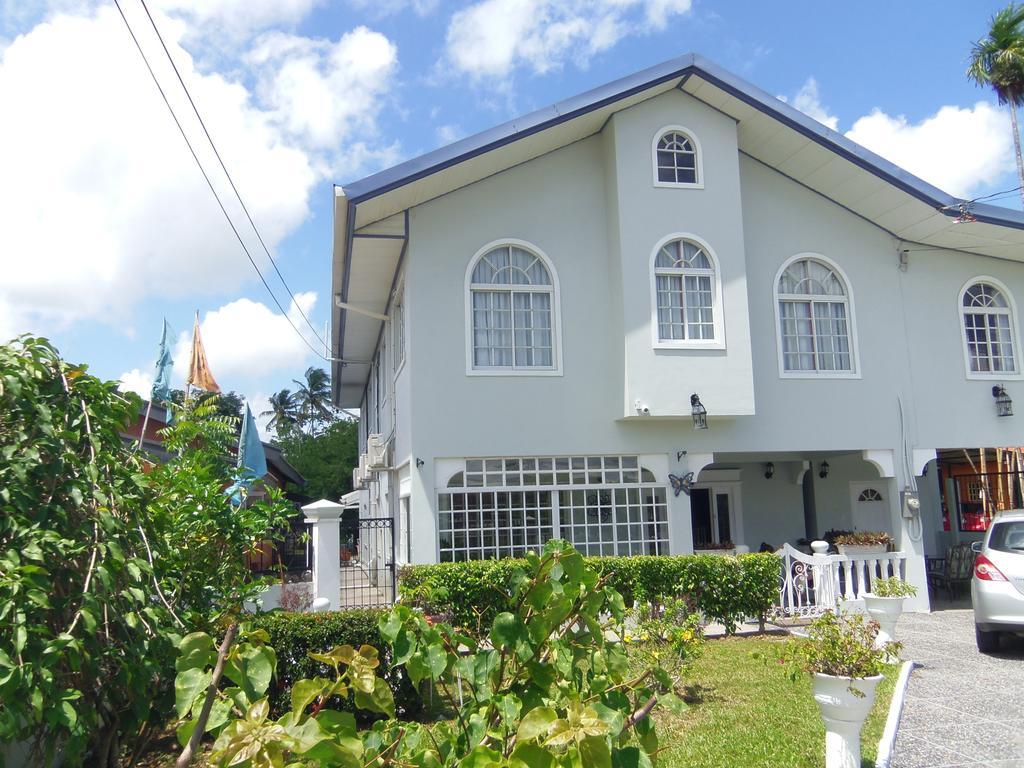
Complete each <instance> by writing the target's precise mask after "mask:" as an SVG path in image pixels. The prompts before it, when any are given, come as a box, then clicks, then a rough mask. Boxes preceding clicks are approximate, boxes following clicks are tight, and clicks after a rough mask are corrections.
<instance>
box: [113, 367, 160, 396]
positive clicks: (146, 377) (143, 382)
mask: <svg viewBox="0 0 1024 768" xmlns="http://www.w3.org/2000/svg"><path fill="white" fill-rule="evenodd" d="M118 378H119V380H120V382H121V389H123V390H124V391H126V392H134V393H135V394H137V395H138V396H139V397H141V398H143V399H144V400H148V399H149V395H150V393H151V392H152V391H153V373H152V371H150V372H148V373H147V372H145V371H140V370H139V369H138V368H132V369H131V370H130V371H125V372H124V373H122V374H121V375H120V376H119V377H118Z"/></svg>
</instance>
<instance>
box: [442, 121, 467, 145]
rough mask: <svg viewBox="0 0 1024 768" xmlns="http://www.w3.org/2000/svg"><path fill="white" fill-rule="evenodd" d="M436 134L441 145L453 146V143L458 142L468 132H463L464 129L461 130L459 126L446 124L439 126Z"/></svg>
mask: <svg viewBox="0 0 1024 768" xmlns="http://www.w3.org/2000/svg"><path fill="white" fill-rule="evenodd" d="M434 134H435V135H436V136H437V140H438V142H439V143H441V144H451V143H452V142H454V141H458V140H459V139H461V138H462V137H463V136H465V135H466V132H465V131H463V130H462V128H460V127H459V126H457V125H451V124H446V125H439V126H437V128H436V129H435V131H434Z"/></svg>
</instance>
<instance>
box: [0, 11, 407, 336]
mask: <svg viewBox="0 0 1024 768" xmlns="http://www.w3.org/2000/svg"><path fill="white" fill-rule="evenodd" d="M307 4H308V3H307ZM182 5H183V3H179V6H182ZM203 5H205V4H203ZM257 5H260V6H261V7H262V6H267V7H269V6H270V3H258V4H257ZM286 5H288V7H291V8H298V7H299V6H300V5H301V3H298V2H297V0H296V2H294V3H292V4H290V5H289V4H287V3H286ZM199 6H200V4H198V3H196V7H197V8H198V7H199ZM218 7H224V8H227V7H228V5H227V4H226V2H225V3H223V4H221V5H218ZM125 9H126V12H127V13H129V14H131V15H129V20H130V21H132V23H133V26H134V28H135V29H136V30H137V33H138V34H139V35H140V39H141V40H142V43H143V47H144V48H145V49H146V50H147V53H148V54H149V55H150V60H151V61H152V62H153V65H154V68H155V69H156V72H157V76H158V77H159V79H160V81H161V82H162V83H163V84H164V86H165V89H166V90H167V92H168V94H169V95H170V96H171V98H172V103H173V104H174V105H175V108H176V110H177V112H178V114H179V116H180V117H181V119H182V121H183V123H184V124H185V127H186V131H187V132H188V133H189V134H190V136H191V137H192V138H193V140H194V141H193V143H194V144H195V145H196V147H197V149H198V150H199V152H200V159H201V160H202V161H203V163H204V165H205V167H206V168H207V169H208V171H210V172H211V175H212V176H213V178H214V180H215V184H216V185H217V187H218V188H219V190H220V191H221V193H222V199H224V200H225V201H226V204H228V210H229V212H230V213H232V215H233V218H234V220H235V221H236V222H237V223H238V224H239V225H241V224H242V223H243V222H244V221H245V219H244V216H243V215H242V213H241V211H240V208H238V206H237V204H235V205H231V204H230V200H231V197H232V196H231V193H230V190H229V189H228V188H227V184H226V182H225V181H224V180H223V179H222V177H221V176H220V174H219V173H217V168H218V166H217V163H216V160H215V158H214V157H213V155H212V152H210V151H209V149H208V148H205V149H204V148H203V147H204V146H206V145H204V142H203V139H202V138H201V132H200V130H199V127H198V124H197V123H196V122H195V120H194V117H193V119H191V120H189V119H188V118H189V116H190V109H189V107H188V104H187V102H186V101H185V98H184V95H183V94H182V93H181V92H180V90H179V89H176V88H174V87H173V86H174V84H175V82H176V78H175V75H174V73H173V72H172V71H171V69H170V66H169V65H168V64H167V62H166V59H165V58H164V56H163V53H162V51H161V50H160V49H159V47H158V43H157V42H156V40H155V38H154V37H153V36H152V34H151V33H150V34H149V35H146V34H145V30H146V29H147V28H148V21H147V20H146V19H145V17H144V16H143V15H141V14H142V12H141V10H140V9H139V8H138V7H137V6H135V5H134V4H131V3H129V4H126V5H125ZM133 9H134V10H133ZM300 10H301V9H300ZM300 10H296V11H295V13H299V12H300ZM197 12H198V11H197ZM210 12H211V13H212V12H213V11H210ZM253 13H256V10H255V9H254V10H253ZM156 18H157V23H158V24H159V25H160V26H161V29H162V31H163V33H164V37H165V39H166V40H167V44H168V47H169V48H170V50H171V53H172V55H173V56H174V58H175V61H176V62H177V64H178V66H179V69H180V70H181V72H182V76H183V77H184V78H185V81H186V82H187V83H188V84H189V86H190V89H191V91H192V95H193V97H194V98H195V100H196V103H197V105H198V107H199V109H200V110H201V112H202V114H203V116H204V119H205V120H206V123H207V126H208V127H209V129H210V132H211V134H212V135H213V136H214V139H215V140H216V141H217V144H218V148H219V149H220V151H221V154H222V156H223V158H224V161H225V162H226V164H227V166H228V167H229V168H230V169H231V171H232V175H233V176H234V179H235V183H236V184H237V186H238V188H239V190H240V191H241V193H242V195H243V197H244V199H245V201H246V204H247V205H248V207H249V210H250V212H251V213H252V215H253V217H254V219H255V220H256V222H257V223H258V225H259V226H260V230H261V233H262V235H263V237H264V240H265V241H266V242H267V244H268V245H269V246H270V247H271V248H272V249H273V248H274V247H275V246H276V245H277V244H278V243H279V242H281V240H282V239H283V238H284V237H285V236H287V235H288V234H290V233H291V232H293V231H295V229H296V228H297V227H299V226H300V225H301V224H302V223H303V222H304V221H305V220H306V219H307V217H308V216H309V195H310V193H311V190H312V188H313V186H314V184H316V183H317V182H318V181H320V179H321V178H322V177H323V175H324V174H326V173H328V172H332V171H333V172H339V173H340V172H343V171H342V170H341V169H342V168H347V169H348V170H349V171H352V170H354V169H355V166H353V165H350V163H361V162H368V163H371V164H373V163H376V162H377V161H378V159H379V158H382V157H387V158H390V157H391V156H393V155H395V154H397V149H396V148H395V147H394V146H383V147H382V146H380V145H379V141H378V140H377V139H376V138H375V131H374V130H373V129H372V125H371V123H372V120H364V119H361V118H359V119H357V118H356V117H353V115H357V114H359V113H360V112H365V113H366V114H369V115H371V116H372V115H373V114H375V112H376V106H377V104H378V100H379V99H381V98H383V97H384V92H385V91H386V90H387V88H388V81H387V76H388V75H389V74H390V72H391V71H392V69H389V68H388V67H387V66H385V67H384V70H386V72H385V71H383V70H382V69H381V67H380V66H377V64H379V62H380V60H381V57H380V56H378V58H376V59H373V62H376V64H374V63H373V62H371V63H370V64H367V66H366V67H365V68H360V67H355V69H354V71H352V72H350V73H349V74H348V75H347V77H348V79H341V80H339V79H337V77H338V76H337V73H336V72H335V71H334V70H337V69H340V68H343V67H345V66H347V65H349V64H354V63H355V62H353V61H352V57H353V56H358V55H360V54H361V53H365V52H366V51H367V50H370V51H378V52H379V51H382V50H383V51H384V55H383V59H385V60H390V61H391V62H392V64H391V65H390V66H391V67H392V68H393V60H394V49H393V46H391V45H390V43H388V42H387V40H386V39H384V38H383V37H381V36H379V35H376V33H372V32H369V31H368V30H362V29H360V30H356V31H354V32H352V33H349V35H346V36H343V37H342V38H341V40H340V41H339V42H338V43H337V44H334V45H330V44H327V43H321V42H320V41H307V43H306V48H307V53H306V54H305V58H304V59H303V60H304V61H318V62H320V65H322V67H323V69H321V70H320V73H321V75H322V76H323V77H324V78H325V79H326V80H327V81H329V82H332V83H335V84H340V85H343V86H344V88H343V89H326V90H325V89H321V90H319V91H316V93H315V97H316V98H317V99H319V101H318V103H317V107H318V108H319V109H320V110H321V112H322V113H323V114H324V115H326V116H327V117H325V118H324V122H322V123H317V122H315V116H314V115H313V114H312V105H311V102H309V101H308V100H305V99H306V97H309V94H308V93H305V92H304V93H303V94H302V96H303V98H300V97H299V96H297V95H296V96H292V97H291V98H292V101H291V102H290V103H291V105H293V106H295V107H296V109H299V110H300V115H299V116H298V117H296V118H294V119H295V120H296V121H297V122H295V123H294V126H293V125H292V124H291V123H289V122H288V120H286V119H285V118H286V115H285V112H286V110H287V109H288V104H284V103H278V102H274V101H273V99H272V98H271V97H270V96H268V99H270V103H264V102H261V101H260V100H259V98H258V97H256V96H254V95H253V94H252V93H250V91H249V90H248V88H247V87H246V86H245V85H243V84H242V82H241V80H240V79H239V78H242V77H243V76H244V72H239V71H236V70H233V74H232V76H231V77H228V76H225V75H221V74H218V73H217V72H207V71H199V70H198V69H197V68H196V66H195V64H194V62H193V59H192V57H191V56H190V55H189V53H188V52H187V51H186V50H184V49H183V48H182V47H181V45H180V42H179V41H180V40H181V38H182V37H183V36H185V34H186V31H187V24H186V22H183V21H181V20H177V21H175V20H171V19H168V18H166V17H164V16H163V15H162V14H161V13H160V12H159V11H157V12H156ZM150 32H151V31H150ZM291 39H292V40H293V44H294V45H295V46H297V47H300V45H301V41H302V40H303V38H291ZM357 43H359V44H358V45H357ZM362 43H366V45H365V46H364V45H362ZM0 56H2V58H0V104H3V105H4V106H3V110H4V113H5V114H8V115H19V116H21V117H20V119H8V120H0V168H2V169H3V171H2V174H3V184H0V210H2V211H3V212H4V213H3V220H4V225H3V226H2V227H0V274H2V275H3V279H2V280H0V325H2V327H0V331H4V330H6V331H7V333H16V332H22V331H35V332H41V331H45V332H52V331H53V330H55V329H56V330H59V329H60V328H63V327H66V326H68V325H70V324H72V323H75V322H79V321H82V320H100V321H102V322H106V323H108V324H111V325H117V326H121V327H124V326H126V325H127V324H128V323H127V318H130V316H131V314H132V310H133V308H134V307H135V305H136V304H137V303H138V302H140V301H142V300H143V299H145V298H147V297H150V296H159V297H161V298H175V297H181V296H185V295H189V296H196V295H197V294H198V295H200V296H201V295H202V294H203V293H220V294H223V293H224V292H226V291H227V292H229V291H232V290H235V289H237V288H239V287H240V286H242V285H243V284H246V283H249V282H250V281H252V280H254V278H255V276H254V275H253V273H252V270H251V267H250V266H249V265H248V264H247V262H246V260H245V257H244V254H243V253H242V252H241V249H240V248H239V245H238V243H237V241H236V240H235V239H234V236H233V235H232V233H231V231H230V229H229V228H228V226H227V223H226V222H225V220H224V218H223V217H222V215H221V213H220V211H219V210H218V208H217V206H216V203H215V202H214V200H213V198H212V196H211V194H210V192H209V190H208V189H207V188H206V185H205V182H204V181H203V179H202V176H201V175H200V173H199V171H198V169H197V168H196V166H195V164H194V162H193V160H192V158H191V156H190V155H189V153H188V150H187V148H186V147H185V145H184V143H183V141H182V139H181V136H180V135H179V134H178V132H177V129H176V127H175V126H174V123H173V122H172V121H171V118H170V115H169V114H168V112H167V109H166V107H165V105H164V104H163V102H162V101H161V99H160V97H159V95H158V93H157V91H156V89H155V88H154V85H153V83H152V81H151V80H150V78H149V74H148V73H147V72H146V70H145V68H144V66H143V63H142V61H141V59H140V58H139V54H138V51H136V50H135V47H134V44H133V43H132V41H131V38H130V37H129V36H128V33H127V31H126V29H125V28H124V25H123V22H122V20H121V18H120V16H119V15H118V13H117V10H116V9H114V8H112V7H110V6H103V7H100V8H98V9H96V10H94V11H92V12H86V13H84V15H67V14H64V13H57V14H56V15H52V16H51V17H50V18H49V20H48V21H46V22H43V23H40V24H38V25H37V26H35V27H34V28H32V29H31V30H30V31H29V32H27V33H25V34H23V35H21V36H19V37H17V38H15V39H14V40H13V42H11V44H10V45H9V46H8V47H7V48H6V49H4V50H3V52H2V54H0ZM317 57H320V58H319V59H318V58H317ZM326 60H330V61H331V64H330V65H327V64H324V63H323V62H324V61H326ZM267 63H268V66H270V64H271V63H272V59H270V58H268V59H267ZM332 67H333V69H332ZM332 77H333V78H335V79H334V80H331V79H330V78H332ZM293 128H294V130H293ZM332 130H337V131H338V133H337V134H336V135H335V136H334V137H333V143H332V141H331V136H330V132H331V131H332ZM243 236H245V237H247V238H248V241H249V246H250V251H252V252H253V253H254V254H256V255H257V256H258V254H259V253H260V250H261V249H260V247H259V245H258V244H257V243H255V238H254V236H252V235H251V234H248V233H245V234H244V235H243ZM263 263H265V261H264V262H263Z"/></svg>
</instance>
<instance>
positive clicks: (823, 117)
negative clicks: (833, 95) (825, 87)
mask: <svg viewBox="0 0 1024 768" xmlns="http://www.w3.org/2000/svg"><path fill="white" fill-rule="evenodd" d="M779 98H781V99H782V100H783V101H789V99H787V98H786V97H784V96H780V97H779ZM793 106H794V107H796V108H797V109H799V110H800V111H801V112H803V113H804V114H805V115H807V116H808V117H813V118H814V119H815V120H817V121H818V122H819V123H822V124H823V125H827V126H828V127H829V128H831V129H832V130H833V131H834V130H836V128H837V127H838V125H839V118H838V117H836V116H835V115H831V114H829V112H828V108H827V107H825V106H823V105H822V103H821V100H820V99H819V97H818V81H817V80H815V79H814V78H813V77H809V78H807V82H805V83H804V84H803V85H802V86H801V87H800V90H799V91H797V92H796V96H794V97H793Z"/></svg>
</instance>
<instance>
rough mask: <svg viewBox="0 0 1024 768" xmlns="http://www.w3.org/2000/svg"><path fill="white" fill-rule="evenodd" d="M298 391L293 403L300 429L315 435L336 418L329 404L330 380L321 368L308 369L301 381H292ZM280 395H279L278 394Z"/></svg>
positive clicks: (332, 407)
mask: <svg viewBox="0 0 1024 768" xmlns="http://www.w3.org/2000/svg"><path fill="white" fill-rule="evenodd" d="M292 381H294V382H295V386H296V387H298V389H297V390H296V391H295V403H296V406H297V409H298V415H297V421H298V424H299V426H300V427H302V428H303V429H305V430H308V431H309V432H310V434H316V433H317V432H318V431H319V430H320V429H322V428H323V427H325V426H326V425H328V424H330V423H331V422H333V421H334V420H335V419H336V418H337V414H336V413H335V411H334V405H333V403H332V402H331V378H330V376H328V375H327V373H326V372H325V371H324V369H323V368H314V367H312V366H311V367H309V368H307V369H306V375H305V378H304V379H303V380H302V381H299V380H298V379H292ZM278 394H280V393H278Z"/></svg>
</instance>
